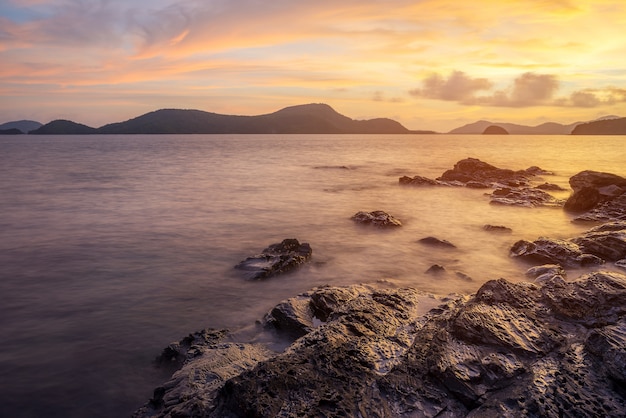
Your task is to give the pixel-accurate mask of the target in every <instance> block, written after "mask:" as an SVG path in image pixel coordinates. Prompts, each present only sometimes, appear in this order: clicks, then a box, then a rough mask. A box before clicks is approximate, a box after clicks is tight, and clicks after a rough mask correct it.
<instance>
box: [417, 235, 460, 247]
mask: <svg viewBox="0 0 626 418" xmlns="http://www.w3.org/2000/svg"><path fill="white" fill-rule="evenodd" d="M417 242H419V243H420V244H424V245H430V246H432V247H441V248H456V245H454V244H453V243H451V242H450V241H447V240H445V239H439V238H435V237H426V238H422V239H420V240H418V241H417Z"/></svg>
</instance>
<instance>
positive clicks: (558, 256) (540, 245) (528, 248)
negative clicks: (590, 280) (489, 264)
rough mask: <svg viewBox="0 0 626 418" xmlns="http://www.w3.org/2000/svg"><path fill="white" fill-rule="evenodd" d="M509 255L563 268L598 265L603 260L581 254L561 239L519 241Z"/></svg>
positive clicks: (574, 246) (572, 244) (579, 250)
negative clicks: (558, 265)
mask: <svg viewBox="0 0 626 418" xmlns="http://www.w3.org/2000/svg"><path fill="white" fill-rule="evenodd" d="M510 254H511V256H513V257H517V258H520V259H523V260H526V261H529V262H532V263H541V264H560V265H562V266H563V267H584V266H591V265H599V264H602V263H603V260H602V259H601V258H599V257H596V256H595V255H592V254H588V253H583V251H582V249H581V248H580V247H579V246H578V245H577V244H575V243H573V242H571V241H567V240H563V239H553V238H543V237H542V238H539V239H537V240H535V241H533V242H530V241H526V240H520V241H517V242H516V243H515V244H513V246H512V247H511V250H510Z"/></svg>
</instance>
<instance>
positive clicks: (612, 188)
mask: <svg viewBox="0 0 626 418" xmlns="http://www.w3.org/2000/svg"><path fill="white" fill-rule="evenodd" d="M569 184H570V186H571V187H572V190H574V193H573V194H572V195H571V196H570V197H569V199H567V201H566V202H565V209H566V210H568V211H570V212H584V211H588V210H590V209H593V208H594V207H596V206H597V205H598V204H600V203H603V202H607V201H611V200H613V199H615V198H617V197H619V196H622V195H623V194H624V193H625V192H626V178H623V177H620V176H618V175H616V174H611V173H603V172H598V171H592V170H586V171H581V172H580V173H578V174H576V175H574V176H572V177H571V178H570V180H569Z"/></svg>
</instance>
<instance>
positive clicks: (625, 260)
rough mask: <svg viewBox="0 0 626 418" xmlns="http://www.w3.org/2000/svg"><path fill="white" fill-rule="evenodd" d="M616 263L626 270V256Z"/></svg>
mask: <svg viewBox="0 0 626 418" xmlns="http://www.w3.org/2000/svg"><path fill="white" fill-rule="evenodd" d="M615 265H616V266H617V267H619V268H621V269H624V270H626V258H623V259H621V260H618V261H616V262H615Z"/></svg>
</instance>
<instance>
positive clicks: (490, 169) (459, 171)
mask: <svg viewBox="0 0 626 418" xmlns="http://www.w3.org/2000/svg"><path fill="white" fill-rule="evenodd" d="M537 170H541V169H540V168H538V167H531V168H529V169H528V170H519V171H513V170H509V169H503V168H498V167H495V166H493V165H491V164H487V163H485V162H483V161H480V160H478V159H476V158H466V159H464V160H461V161H459V162H457V163H456V164H455V165H454V168H453V169H452V170H448V171H446V172H444V173H443V174H442V175H441V177H439V178H437V180H440V181H446V182H450V181H460V182H462V183H468V182H478V183H483V184H484V183H487V184H491V183H501V184H505V185H507V186H511V187H520V186H526V185H528V180H529V178H531V177H533V176H535V174H536V172H537Z"/></svg>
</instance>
